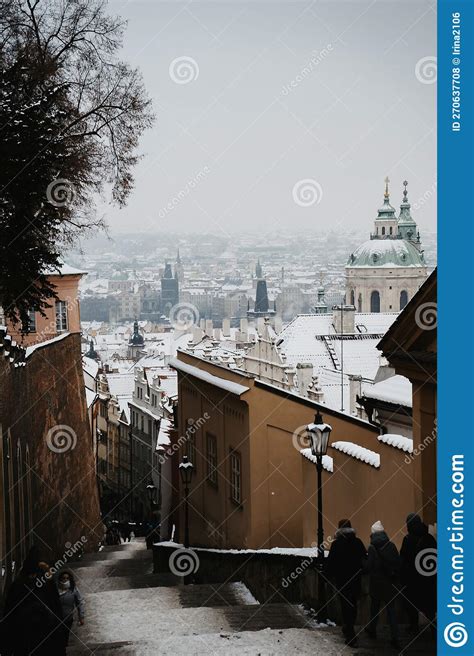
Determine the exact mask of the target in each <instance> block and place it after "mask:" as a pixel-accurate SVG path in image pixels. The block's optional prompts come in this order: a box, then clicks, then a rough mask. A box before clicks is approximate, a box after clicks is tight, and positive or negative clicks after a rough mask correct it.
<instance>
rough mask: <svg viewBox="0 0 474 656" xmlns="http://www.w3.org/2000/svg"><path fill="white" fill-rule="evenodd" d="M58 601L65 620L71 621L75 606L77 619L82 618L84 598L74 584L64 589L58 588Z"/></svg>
mask: <svg viewBox="0 0 474 656" xmlns="http://www.w3.org/2000/svg"><path fill="white" fill-rule="evenodd" d="M59 603H60V604H61V610H62V616H63V619H64V620H65V621H66V622H68V623H69V622H72V621H73V618H74V609H75V608H77V613H78V615H79V620H83V619H84V600H83V598H82V595H81V593H80V592H79V589H78V588H77V587H76V586H74V587H73V588H72V589H71V588H69V589H68V590H66V591H62V590H61V588H59Z"/></svg>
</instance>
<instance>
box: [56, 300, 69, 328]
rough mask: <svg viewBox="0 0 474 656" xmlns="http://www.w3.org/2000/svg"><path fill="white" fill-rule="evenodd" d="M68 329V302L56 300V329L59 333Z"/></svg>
mask: <svg viewBox="0 0 474 656" xmlns="http://www.w3.org/2000/svg"><path fill="white" fill-rule="evenodd" d="M66 330H67V303H66V301H56V331H57V332H58V333H61V332H64V331H66Z"/></svg>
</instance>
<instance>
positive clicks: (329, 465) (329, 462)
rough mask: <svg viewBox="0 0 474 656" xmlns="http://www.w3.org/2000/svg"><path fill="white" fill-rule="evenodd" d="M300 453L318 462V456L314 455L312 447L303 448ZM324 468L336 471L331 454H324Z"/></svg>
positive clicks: (313, 461)
mask: <svg viewBox="0 0 474 656" xmlns="http://www.w3.org/2000/svg"><path fill="white" fill-rule="evenodd" d="M300 453H301V455H302V456H304V457H305V458H307V459H308V460H310V461H311V462H312V463H314V464H316V461H317V460H316V456H313V454H312V453H311V449H301V451H300ZM323 468H324V469H325V470H326V471H328V472H331V473H332V472H333V471H334V460H333V459H332V458H331V456H323Z"/></svg>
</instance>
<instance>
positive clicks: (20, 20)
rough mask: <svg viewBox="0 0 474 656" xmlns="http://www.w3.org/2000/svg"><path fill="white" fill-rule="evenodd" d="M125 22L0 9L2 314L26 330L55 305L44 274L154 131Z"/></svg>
mask: <svg viewBox="0 0 474 656" xmlns="http://www.w3.org/2000/svg"><path fill="white" fill-rule="evenodd" d="M123 28H124V24H123V22H122V21H121V19H119V18H117V17H112V16H110V15H108V14H107V13H106V11H105V2H104V1H103V0H7V1H5V0H0V130H1V156H0V305H1V306H2V307H3V309H4V312H5V314H6V316H7V317H9V318H10V319H11V320H13V321H18V320H20V321H22V323H24V324H27V323H28V311H29V310H31V309H35V310H39V311H42V310H44V308H45V307H47V305H48V299H51V298H54V296H55V292H54V287H53V286H52V285H51V284H50V283H49V282H48V280H47V277H46V274H47V273H48V271H53V270H58V268H59V265H60V261H61V260H60V254H61V251H62V249H63V248H64V247H65V246H66V245H69V244H71V243H73V242H74V241H75V239H76V238H77V237H78V236H79V235H82V234H83V233H84V231H85V230H90V229H93V228H97V227H99V226H100V225H101V221H100V220H99V219H97V217H96V215H95V212H94V205H93V197H94V195H95V194H97V193H100V192H102V191H103V190H104V188H105V189H109V188H110V189H111V193H112V198H113V200H114V201H115V202H116V203H118V204H119V205H123V204H124V203H125V202H126V200H127V196H128V195H129V193H130V191H131V189H132V187H133V175H132V171H133V168H134V166H135V164H136V162H137V160H138V155H137V146H138V140H139V138H140V135H141V134H142V133H143V131H144V130H145V129H146V128H148V127H150V126H151V124H152V121H153V113H152V109H151V103H150V100H149V99H148V97H147V95H146V92H145V89H144V87H143V83H142V79H141V76H140V74H139V72H138V71H137V70H135V69H132V68H130V67H129V66H127V65H126V64H125V63H123V62H122V61H120V59H119V58H118V49H119V48H120V46H121V44H122V35H123Z"/></svg>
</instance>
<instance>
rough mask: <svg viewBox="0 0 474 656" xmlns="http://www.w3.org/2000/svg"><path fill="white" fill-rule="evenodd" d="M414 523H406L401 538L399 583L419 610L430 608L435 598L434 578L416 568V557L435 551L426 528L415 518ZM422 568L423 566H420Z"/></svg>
mask: <svg viewBox="0 0 474 656" xmlns="http://www.w3.org/2000/svg"><path fill="white" fill-rule="evenodd" d="M415 517H416V521H415V520H413V521H410V522H408V523H407V528H408V533H407V535H405V537H404V538H403V542H402V548H401V549H400V560H401V582H402V584H403V585H404V587H405V588H406V593H405V594H406V595H407V597H408V598H409V599H410V601H411V602H412V603H414V604H415V606H416V607H417V608H419V609H420V610H425V608H428V607H431V606H432V605H433V600H434V599H435V598H436V576H428V575H427V573H426V572H425V573H423V571H422V570H420V569H417V567H416V557H417V556H418V554H420V553H421V552H423V551H425V550H428V552H427V553H428V558H427V562H428V560H432V559H430V556H429V554H430V553H433V555H434V553H435V551H436V547H437V544H436V540H435V539H434V537H433V536H432V535H431V534H430V533H429V531H428V527H427V526H426V524H424V523H423V522H422V521H421V519H420V518H419V517H417V516H415ZM422 567H423V565H422Z"/></svg>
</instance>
